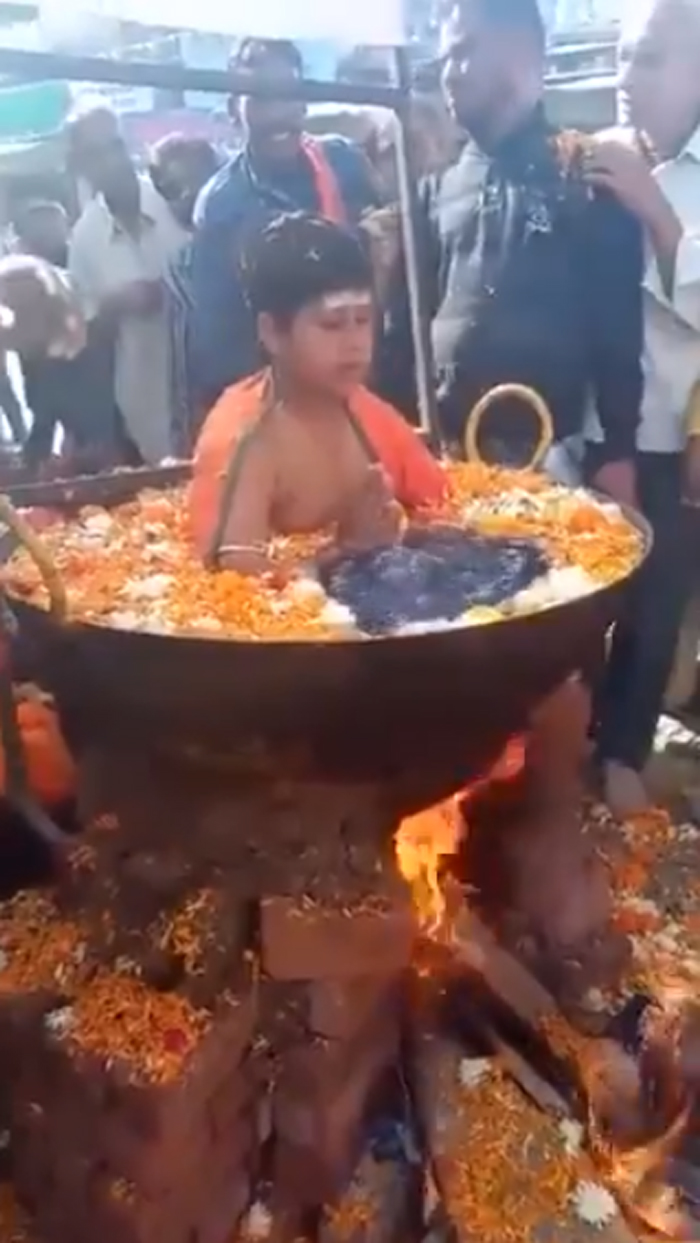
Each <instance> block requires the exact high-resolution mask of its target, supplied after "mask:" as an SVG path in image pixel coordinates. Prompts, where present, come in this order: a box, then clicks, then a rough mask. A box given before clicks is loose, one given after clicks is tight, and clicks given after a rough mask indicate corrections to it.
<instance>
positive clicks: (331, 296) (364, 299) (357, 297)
mask: <svg viewBox="0 0 700 1243" xmlns="http://www.w3.org/2000/svg"><path fill="white" fill-rule="evenodd" d="M321 302H322V304H323V306H324V308H325V310H327V311H346V310H364V309H365V307H368V306H371V305H372V295H371V294H370V293H360V292H359V291H358V290H355V289H346V290H343V291H342V292H341V293H327V294H324V295H323V297H322V299H321Z"/></svg>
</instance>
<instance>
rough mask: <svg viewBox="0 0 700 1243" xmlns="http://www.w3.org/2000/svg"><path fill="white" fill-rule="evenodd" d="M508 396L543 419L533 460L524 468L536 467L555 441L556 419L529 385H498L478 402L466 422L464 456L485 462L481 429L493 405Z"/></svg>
mask: <svg viewBox="0 0 700 1243" xmlns="http://www.w3.org/2000/svg"><path fill="white" fill-rule="evenodd" d="M507 397H516V398H518V400H519V401H521V402H523V404H524V405H526V406H528V407H529V408H530V410H532V411H533V412H534V413H535V414H536V415H537V420H538V422H539V438H538V441H537V444H536V445H535V448H534V450H533V452H532V456H531V457H530V461H529V462H528V463H527V464H526V465H525V467H523V469H524V470H535V469H536V468H537V467H538V466H539V465H540V463H541V462H542V460H543V459H544V457H545V455H546V454H547V452H548V450H549V449H550V447H551V444H552V441H553V440H554V421H553V419H552V415H551V411H550V409H549V406H548V405H547V403H546V401H544V399H543V398H542V397H540V395H539V393H536V392H535V390H534V388H528V386H527V385H526V384H497V385H496V387H495V388H492V389H489V391H488V393H484V396H483V397H482V398H481V399H480V400H479V401H477V403H476V405H475V406H474V409H473V410H472V411H471V413H470V414H468V415H467V421H466V423H465V425H464V455H465V457H466V459H467V461H468V462H483V461H484V459H483V458H482V456H481V453H480V451H479V445H478V440H479V432H480V430H481V422H482V419H483V417H484V415H485V414H486V413H487V411H488V410H490V409H491V406H493V405H495V403H496V402H497V401H503V400H504V399H505V398H507Z"/></svg>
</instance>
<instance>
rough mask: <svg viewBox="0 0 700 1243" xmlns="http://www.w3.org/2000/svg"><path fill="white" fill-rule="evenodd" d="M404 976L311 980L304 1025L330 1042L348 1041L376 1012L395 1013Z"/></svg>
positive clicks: (399, 974) (366, 976)
mask: <svg viewBox="0 0 700 1243" xmlns="http://www.w3.org/2000/svg"><path fill="white" fill-rule="evenodd" d="M404 980H405V976H404V973H403V972H392V973H391V974H390V975H386V976H383V975H364V976H354V977H351V978H350V979H347V980H315V981H314V982H313V983H312V984H309V985H308V1003H309V1015H308V1024H309V1028H310V1030H311V1031H312V1032H314V1033H316V1034H318V1035H319V1036H327V1037H329V1038H330V1039H331V1040H351V1039H352V1037H353V1036H355V1035H356V1034H357V1033H358V1032H359V1031H360V1030H361V1029H362V1027H364V1025H365V1023H367V1022H368V1020H369V1019H370V1018H371V1017H372V1015H373V1014H374V1013H375V1011H377V1010H379V1009H382V1008H384V1009H392V1010H394V1011H395V1010H397V1009H398V1008H400V1007H401V997H402V991H403V985H404Z"/></svg>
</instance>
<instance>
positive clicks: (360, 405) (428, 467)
mask: <svg viewBox="0 0 700 1243" xmlns="http://www.w3.org/2000/svg"><path fill="white" fill-rule="evenodd" d="M267 383H268V377H267V375H266V374H265V373H264V372H260V373H258V374H257V375H254V376H250V377H248V379H246V380H241V381H240V382H239V383H238V384H234V385H233V386H232V387H231V388H228V389H226V392H225V393H223V394H222V395H221V397H220V398H219V400H218V402H217V403H216V405H215V406H214V408H213V410H212V411H211V412H210V414H209V416H208V418H207V420H206V422H205V424H204V427H203V428H202V431H201V433H200V436H199V440H198V441H197V447H196V449H195V455H194V467H193V473H192V483H191V485H190V490H189V516H190V527H191V533H192V537H193V539H194V542H195V545H196V547H197V549H198V551H199V552H200V553H201V554H202V555H204V554H205V553H206V551H207V550H208V548H209V545H210V542H211V538H212V534H213V531H214V529H215V526H216V523H217V520H218V517H219V510H220V507H221V500H222V491H223V487H224V482H225V478H226V473H227V470H228V467H229V464H230V462H231V459H232V457H233V455H234V453H235V452H236V448H237V446H238V445H240V443H241V441H242V440H243V439H244V437H245V436H246V435H248V433H249V432H251V431H252V430H253V429H254V428H255V424H256V422H257V419H258V418H259V415H260V412H261V410H262V408H263V398H264V394H265V391H266V385H267ZM350 406H351V409H352V414H353V415H354V417H355V419H356V420H357V422H358V424H359V425H360V426H361V428H362V430H363V432H364V434H365V436H366V438H367V440H368V441H369V443H370V445H371V446H372V448H373V449H374V452H375V454H376V456H377V461H378V462H379V463H380V464H381V465H382V467H383V468H384V470H385V471H386V474H387V478H388V480H389V483H390V485H391V488H392V491H393V493H394V496H395V497H396V500H397V501H398V502H399V504H400V505H402V506H403V507H404V508H405V509H407V510H409V511H410V510H416V509H422V508H429V507H430V506H433V505H437V504H439V502H440V501H441V500H442V499H443V497H444V495H445V489H446V477H445V473H444V471H443V469H442V467H441V466H440V464H439V462H437V461H436V460H435V458H433V457H432V456H431V454H430V453H429V452H428V450H427V449H426V448H425V445H423V444H422V442H421V441H420V440H419V439H418V437H417V436H416V434H415V432H414V431H413V429H412V428H411V427H410V426H409V425H408V423H406V421H405V419H403V418H402V416H401V415H400V414H399V413H398V412H397V411H396V410H394V408H393V407H392V406H390V405H388V404H387V403H386V402H385V401H382V400H381V398H379V397H376V396H375V394H374V393H371V392H370V391H369V389H367V388H358V389H357V391H356V392H355V393H353V396H352V399H351V402H350Z"/></svg>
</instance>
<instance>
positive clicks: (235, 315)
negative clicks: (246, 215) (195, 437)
mask: <svg viewBox="0 0 700 1243" xmlns="http://www.w3.org/2000/svg"><path fill="white" fill-rule="evenodd" d="M234 236H235V231H234V229H233V228H232V227H230V226H229V225H227V224H225V223H223V222H218V221H212V220H210V219H208V218H207V214H206V212H204V214H203V216H202V217H201V218H200V221H199V223H198V225H197V228H196V231H195V235H194V238H193V242H192V266H191V269H190V270H191V281H192V286H191V289H192V310H191V317H190V323H189V333H188V338H189V342H188V343H189V351H190V358H189V364H188V370H189V374H190V375H191V377H192V385H193V388H194V391H195V396H196V398H197V402H198V404H199V405H201V406H202V408H203V409H208V408H209V407H210V406H211V405H213V404H214V403H215V402H216V401H217V400H218V398H219V397H220V396H221V393H222V392H223V391H224V389H225V388H228V386H229V385H230V384H235V383H236V381H237V380H240V379H242V378H243V377H244V376H247V375H251V374H252V373H253V372H255V371H256V370H257V368H258V367H259V365H260V354H259V349H258V344H257V339H256V333H255V326H254V324H253V320H252V316H251V314H250V311H249V309H248V306H247V304H246V301H245V298H244V296H243V291H242V288H241V285H240V282H239V280H238V278H237V273H236V255H235V252H234Z"/></svg>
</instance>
